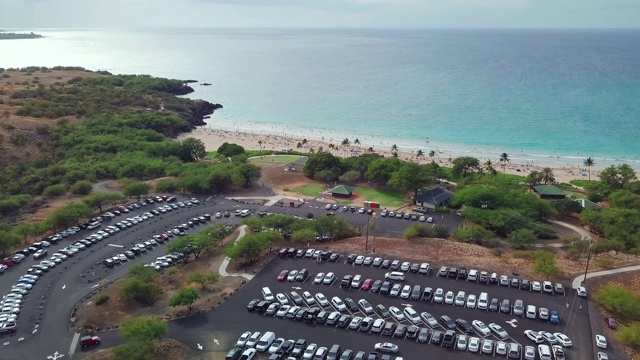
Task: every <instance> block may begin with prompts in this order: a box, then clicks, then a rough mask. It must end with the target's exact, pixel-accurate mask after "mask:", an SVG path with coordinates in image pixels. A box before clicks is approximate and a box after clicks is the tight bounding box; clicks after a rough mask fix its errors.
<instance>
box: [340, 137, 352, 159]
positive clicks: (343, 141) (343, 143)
mask: <svg viewBox="0 0 640 360" xmlns="http://www.w3.org/2000/svg"><path fill="white" fill-rule="evenodd" d="M349 145H351V141H349V138H345V139H344V140H342V146H344V147H345V148H346V149H345V154H348V153H349ZM345 156H346V155H345Z"/></svg>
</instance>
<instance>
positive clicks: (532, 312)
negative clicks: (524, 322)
mask: <svg viewBox="0 0 640 360" xmlns="http://www.w3.org/2000/svg"><path fill="white" fill-rule="evenodd" d="M526 314H527V315H526V316H527V317H528V318H529V319H535V318H536V314H537V313H536V307H535V306H533V305H527V312H526Z"/></svg>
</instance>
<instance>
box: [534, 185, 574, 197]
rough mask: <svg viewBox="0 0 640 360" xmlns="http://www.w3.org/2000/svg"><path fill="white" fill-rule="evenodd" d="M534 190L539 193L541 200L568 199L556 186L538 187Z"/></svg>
mask: <svg viewBox="0 0 640 360" xmlns="http://www.w3.org/2000/svg"><path fill="white" fill-rule="evenodd" d="M533 190H534V191H535V192H536V193H538V195H539V196H540V199H550V200H559V199H564V198H565V197H567V194H565V193H564V191H562V189H560V188H559V187H557V186H555V185H536V186H534V187H533Z"/></svg>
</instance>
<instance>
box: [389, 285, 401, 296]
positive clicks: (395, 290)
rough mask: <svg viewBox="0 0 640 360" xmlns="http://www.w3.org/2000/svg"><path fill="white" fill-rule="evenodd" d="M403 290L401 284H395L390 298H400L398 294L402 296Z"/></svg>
mask: <svg viewBox="0 0 640 360" xmlns="http://www.w3.org/2000/svg"><path fill="white" fill-rule="evenodd" d="M401 289H402V285H400V284H394V285H393V287H392V288H391V292H390V293H389V295H390V296H394V297H395V296H398V294H400V290H401Z"/></svg>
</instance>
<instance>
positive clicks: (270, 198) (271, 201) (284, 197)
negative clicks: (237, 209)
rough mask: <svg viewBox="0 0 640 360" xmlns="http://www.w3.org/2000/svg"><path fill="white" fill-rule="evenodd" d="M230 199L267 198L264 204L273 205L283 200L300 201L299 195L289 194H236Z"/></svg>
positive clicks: (229, 198)
mask: <svg viewBox="0 0 640 360" xmlns="http://www.w3.org/2000/svg"><path fill="white" fill-rule="evenodd" d="M227 199H228V200H267V202H266V203H265V204H264V206H272V205H274V204H276V203H278V202H280V201H283V200H291V201H296V202H299V201H300V199H302V198H299V197H294V196H289V195H273V196H234V197H228V198H227Z"/></svg>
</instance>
